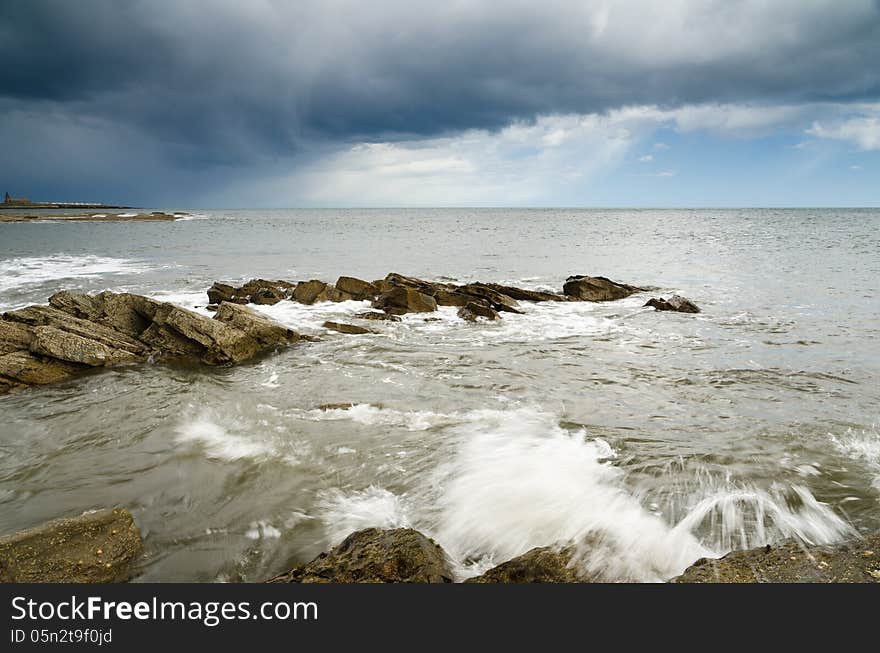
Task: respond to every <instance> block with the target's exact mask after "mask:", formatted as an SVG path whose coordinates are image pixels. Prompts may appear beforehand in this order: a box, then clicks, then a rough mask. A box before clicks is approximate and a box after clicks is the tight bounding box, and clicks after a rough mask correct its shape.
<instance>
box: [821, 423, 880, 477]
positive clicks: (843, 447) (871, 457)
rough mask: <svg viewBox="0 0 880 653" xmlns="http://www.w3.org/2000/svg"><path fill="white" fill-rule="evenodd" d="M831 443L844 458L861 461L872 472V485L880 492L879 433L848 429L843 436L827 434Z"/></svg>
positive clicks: (872, 430)
mask: <svg viewBox="0 0 880 653" xmlns="http://www.w3.org/2000/svg"><path fill="white" fill-rule="evenodd" d="M829 437H830V438H831V442H832V443H833V444H834V446H835V447H836V448H837V449H838V451H840V452H841V453H843V454H844V455H845V456H848V457H849V458H852V459H853V460H858V461H861V462H863V463H865V464H867V465H868V467H870V468H871V469H872V470H873V471H874V480H873V483H872V485H873V486H874V488H876V489H877V490H878V491H880V431H878V429H877V428H876V427H875V428H870V429H862V430H858V429H849V430H847V432H846V433H844V434H843V435H840V436H837V435H834V434H833V433H829Z"/></svg>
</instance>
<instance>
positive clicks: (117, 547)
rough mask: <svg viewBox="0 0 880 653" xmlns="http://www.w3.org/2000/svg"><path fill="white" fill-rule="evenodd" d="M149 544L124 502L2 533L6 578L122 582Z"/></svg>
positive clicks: (0, 574) (0, 572) (0, 576)
mask: <svg viewBox="0 0 880 653" xmlns="http://www.w3.org/2000/svg"><path fill="white" fill-rule="evenodd" d="M142 549H143V540H142V539H141V534H140V531H139V530H138V528H137V526H136V525H135V523H134V520H133V519H132V516H131V513H129V512H128V510H125V509H124V508H114V509H113V510H97V511H94V512H87V513H84V514H83V515H81V516H79V517H74V518H71V519H56V520H54V521H51V522H48V523H46V524H43V525H41V526H37V527H35V528H30V529H27V530H24V531H21V532H18V533H15V534H13V535H7V536H5V537H0V582H2V583H118V582H122V581H125V580H128V579H129V578H131V576H132V572H133V563H134V562H135V561H136V559H137V558H138V556H139V555H140V553H141V551H142Z"/></svg>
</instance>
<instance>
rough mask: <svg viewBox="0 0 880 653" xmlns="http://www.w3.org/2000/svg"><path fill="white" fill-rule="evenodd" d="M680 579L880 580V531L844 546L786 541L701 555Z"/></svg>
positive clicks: (678, 580)
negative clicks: (717, 555)
mask: <svg viewBox="0 0 880 653" xmlns="http://www.w3.org/2000/svg"><path fill="white" fill-rule="evenodd" d="M672 582H675V583H880V533H877V534H874V535H872V536H869V537H866V538H865V539H859V540H852V541H849V542H844V543H843V544H835V545H822V546H814V545H807V544H804V543H803V542H800V541H796V540H786V541H784V542H782V543H781V544H777V545H775V546H770V545H767V546H765V547H761V548H758V549H750V550H748V551H735V552H733V553H728V554H727V555H726V556H724V557H723V558H720V559H718V560H713V559H711V558H702V559H700V560H697V561H696V562H695V563H694V564H692V565H691V566H690V567H688V568H687V569H686V570H685V571H684V573H683V574H682V575H681V576H678V577H677V578H675V579H673V581H672Z"/></svg>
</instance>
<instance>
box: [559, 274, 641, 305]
mask: <svg viewBox="0 0 880 653" xmlns="http://www.w3.org/2000/svg"><path fill="white" fill-rule="evenodd" d="M642 290H645V289H644V288H639V287H638V286H630V285H628V284H625V283H617V282H616V281H612V280H611V279H607V278H605V277H588V276H583V275H575V276H571V277H568V279H566V280H565V285H563V286H562V292H563V293H564V294H565V295H568V296H569V297H572V298H574V299H576V300H578V301H584V302H607V301H612V300H615V299H623V298H624V297H629V296H630V295H632V294H633V293H636V292H640V291H642Z"/></svg>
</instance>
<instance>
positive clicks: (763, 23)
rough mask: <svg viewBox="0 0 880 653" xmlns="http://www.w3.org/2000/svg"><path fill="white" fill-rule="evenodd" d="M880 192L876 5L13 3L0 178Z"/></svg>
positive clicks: (503, 189)
mask: <svg viewBox="0 0 880 653" xmlns="http://www.w3.org/2000/svg"><path fill="white" fill-rule="evenodd" d="M4 191H9V192H10V193H11V194H12V195H14V196H24V197H29V198H31V199H35V200H54V201H103V202H108V203H124V204H134V205H138V206H150V207H176V208H185V207H215V208H218V207H228V208H238V207H242V208H243V207H253V208H262V207H350V206H585V207H605V206H625V207H629V206H651V207H654V206H656V207H663V206H880V0H845V1H844V0H827V1H824V0H775V1H770V0H665V1H664V2H657V1H656V0H629V1H625V0H618V1H616V2H611V1H604V0H594V1H593V0H581V1H579V2H575V1H571V0H542V1H541V2H539V3H536V2H533V1H532V2H519V1H502V0H491V1H489V0H470V1H462V0H446V1H445V2H422V1H420V0H406V1H400V2H398V1H396V0H375V1H374V2H371V3H364V2H362V1H361V0H300V1H297V2H293V1H283V2H282V1H280V0H248V2H242V1H241V0H212V1H210V2H209V1H207V0H188V1H187V2H179V1H178V0H149V1H147V0H81V1H78V2H69V1H65V0H55V1H50V0H30V1H28V2H4V3H2V4H0V193H2V192H4Z"/></svg>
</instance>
